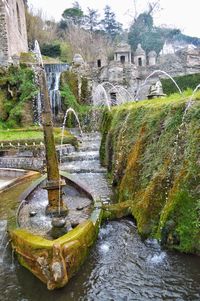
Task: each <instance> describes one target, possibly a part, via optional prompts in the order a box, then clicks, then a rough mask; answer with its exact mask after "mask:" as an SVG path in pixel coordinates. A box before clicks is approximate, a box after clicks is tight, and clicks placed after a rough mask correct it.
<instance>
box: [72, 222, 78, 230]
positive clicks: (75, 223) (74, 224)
mask: <svg viewBox="0 0 200 301" xmlns="http://www.w3.org/2000/svg"><path fill="white" fill-rule="evenodd" d="M78 225H79V222H78V221H72V222H71V227H72V228H73V229H74V228H76V227H77V226H78Z"/></svg>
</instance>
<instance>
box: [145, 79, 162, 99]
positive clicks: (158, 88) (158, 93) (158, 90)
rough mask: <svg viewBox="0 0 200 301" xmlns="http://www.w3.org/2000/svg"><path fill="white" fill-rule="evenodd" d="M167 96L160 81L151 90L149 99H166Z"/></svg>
mask: <svg viewBox="0 0 200 301" xmlns="http://www.w3.org/2000/svg"><path fill="white" fill-rule="evenodd" d="M165 96H166V94H164V93H163V87H162V83H161V81H160V80H158V81H157V82H156V83H154V84H152V85H151V86H150V88H149V94H148V96H147V97H148V99H152V98H159V97H165Z"/></svg>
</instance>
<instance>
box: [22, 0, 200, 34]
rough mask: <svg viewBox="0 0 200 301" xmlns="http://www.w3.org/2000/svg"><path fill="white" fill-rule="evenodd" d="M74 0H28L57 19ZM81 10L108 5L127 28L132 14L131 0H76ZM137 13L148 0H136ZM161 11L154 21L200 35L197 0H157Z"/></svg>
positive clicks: (100, 10)
mask: <svg viewBox="0 0 200 301" xmlns="http://www.w3.org/2000/svg"><path fill="white" fill-rule="evenodd" d="M73 2H75V1H74V0H72V1H71V0H57V1H52V0H28V3H29V6H33V7H34V8H35V9H37V8H41V9H42V10H43V11H44V13H45V15H46V16H48V17H53V18H54V19H55V20H56V21H58V20H60V18H61V14H62V12H63V11H64V10H65V9H66V8H70V7H72V3H73ZM78 2H79V4H80V6H81V8H82V9H83V10H84V12H86V11H87V7H90V8H94V9H98V10H99V12H100V13H103V8H104V7H105V5H109V6H110V7H111V8H112V10H113V11H114V12H115V14H116V17H117V21H119V22H121V23H122V24H123V25H124V28H127V27H128V26H129V25H130V23H131V21H132V19H133V16H134V1H133V0H107V1H106V0H79V1H78ZM135 2H136V4H137V5H136V8H137V12H138V13H140V12H141V11H143V9H144V8H145V7H147V3H148V0H136V1H135ZM160 7H161V10H160V11H159V12H157V13H156V14H155V16H154V19H155V24H156V25H161V24H167V25H169V26H173V27H175V28H179V29H181V30H182V32H183V33H185V34H187V35H190V36H196V37H199V38H200V18H199V15H200V0H160Z"/></svg>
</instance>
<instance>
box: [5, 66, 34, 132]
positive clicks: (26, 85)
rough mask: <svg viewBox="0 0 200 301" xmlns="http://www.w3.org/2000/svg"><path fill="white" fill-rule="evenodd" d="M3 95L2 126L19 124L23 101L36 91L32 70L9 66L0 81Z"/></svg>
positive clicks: (30, 98) (29, 98)
mask: <svg viewBox="0 0 200 301" xmlns="http://www.w3.org/2000/svg"><path fill="white" fill-rule="evenodd" d="M0 86H1V88H2V89H3V91H4V92H3V95H4V97H1V101H0V103H1V113H0V121H1V122H4V127H17V126H19V125H21V120H22V116H23V114H32V112H24V106H25V103H26V102H28V101H31V100H32V99H33V97H34V96H35V95H36V93H37V87H36V85H35V83H34V74H33V71H32V70H31V69H29V68H25V67H21V68H20V67H15V66H10V67H9V68H8V69H7V70H6V71H5V73H4V75H3V76H2V81H1V83H0Z"/></svg>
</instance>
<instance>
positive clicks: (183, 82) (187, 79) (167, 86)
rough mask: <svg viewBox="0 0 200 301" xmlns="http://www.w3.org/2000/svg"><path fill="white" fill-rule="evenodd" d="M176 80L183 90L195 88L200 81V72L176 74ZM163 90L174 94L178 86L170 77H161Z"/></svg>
mask: <svg viewBox="0 0 200 301" xmlns="http://www.w3.org/2000/svg"><path fill="white" fill-rule="evenodd" d="M174 80H175V81H176V82H177V84H178V86H179V87H180V89H181V90H182V91H184V90H187V89H188V88H189V89H192V90H194V89H195V88H196V86H197V85H198V84H199V83H200V74H199V73H197V74H188V75H184V76H176V77H174ZM161 82H162V86H163V91H164V93H166V94H168V95H169V94H172V93H175V92H177V87H176V86H175V85H174V83H173V82H172V81H171V80H170V79H161Z"/></svg>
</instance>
